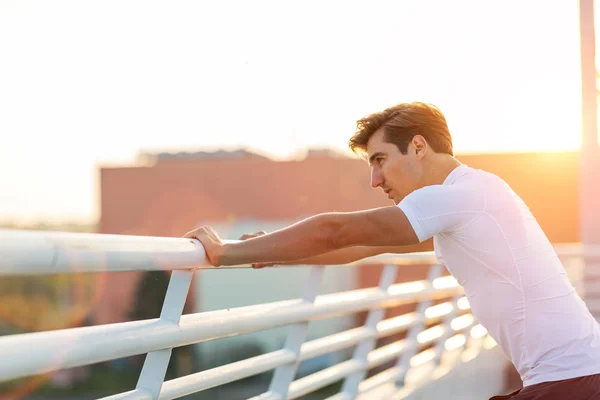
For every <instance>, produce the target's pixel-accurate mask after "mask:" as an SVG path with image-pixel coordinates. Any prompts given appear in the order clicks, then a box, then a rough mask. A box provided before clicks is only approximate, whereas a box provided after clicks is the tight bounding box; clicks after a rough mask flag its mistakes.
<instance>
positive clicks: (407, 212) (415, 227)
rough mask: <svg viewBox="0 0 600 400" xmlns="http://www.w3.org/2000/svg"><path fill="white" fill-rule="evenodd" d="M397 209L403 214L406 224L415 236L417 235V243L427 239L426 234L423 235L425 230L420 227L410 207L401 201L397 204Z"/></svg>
mask: <svg viewBox="0 0 600 400" xmlns="http://www.w3.org/2000/svg"><path fill="white" fill-rule="evenodd" d="M397 207H398V208H399V209H401V210H402V212H404V215H406V218H407V219H408V222H409V223H410V225H411V226H412V228H413V230H414V231H415V234H416V235H417V238H418V239H419V243H421V242H424V241H425V240H427V239H429V238H428V237H427V234H426V233H425V230H424V229H423V227H422V226H421V223H420V222H419V219H418V218H417V216H416V213H415V212H414V210H413V208H412V206H409V205H408V204H407V202H406V201H401V202H400V203H398V205H397Z"/></svg>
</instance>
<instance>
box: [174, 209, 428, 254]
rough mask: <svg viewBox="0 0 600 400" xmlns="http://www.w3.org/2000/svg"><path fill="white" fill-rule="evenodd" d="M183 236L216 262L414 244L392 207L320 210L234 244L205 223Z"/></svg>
mask: <svg viewBox="0 0 600 400" xmlns="http://www.w3.org/2000/svg"><path fill="white" fill-rule="evenodd" d="M185 237H189V238H196V239H198V240H200V242H202V244H203V246H204V249H205V250H206V253H207V257H208V260H209V262H210V263H211V264H212V265H215V266H219V265H239V264H250V263H260V262H279V263H285V262H290V261H295V262H297V260H303V259H307V258H311V257H315V256H318V255H321V254H325V253H330V252H333V251H336V250H340V249H344V248H347V247H352V246H406V245H410V244H416V243H418V242H419V240H418V238H417V235H416V234H415V232H414V230H413V229H412V226H411V225H410V222H409V221H408V219H407V218H406V216H405V215H404V212H403V211H402V210H400V209H399V208H398V207H395V206H391V207H382V208H375V209H372V210H365V211H357V212H349V213H325V214H319V215H316V216H314V217H310V218H307V219H305V220H303V221H300V222H298V223H296V224H294V225H291V226H289V227H287V228H284V229H281V230H278V231H275V232H272V233H270V234H267V235H264V236H260V237H256V238H254V239H251V240H247V241H242V242H238V243H223V242H222V241H221V239H220V238H219V236H218V235H217V234H216V232H214V230H212V228H210V227H207V226H203V227H200V228H198V229H196V230H194V231H192V232H189V233H187V234H186V235H185ZM360 258H363V257H360ZM351 261H353V260H351Z"/></svg>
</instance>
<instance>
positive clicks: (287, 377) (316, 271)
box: [269, 266, 325, 399]
mask: <svg viewBox="0 0 600 400" xmlns="http://www.w3.org/2000/svg"><path fill="white" fill-rule="evenodd" d="M324 269H325V267H322V266H314V267H312V268H311V270H310V275H309V277H308V282H307V285H306V288H305V290H304V295H303V299H304V301H305V302H309V303H314V301H315V298H316V297H317V294H318V293H319V286H320V285H321V280H322V279H323V271H324ZM308 325H309V321H305V322H299V323H297V324H293V325H291V326H290V328H289V329H290V330H289V332H288V335H287V338H286V340H285V345H284V348H285V350H288V351H291V352H293V353H294V354H296V359H295V361H294V362H293V363H289V364H286V365H282V366H280V367H277V369H275V372H274V374H273V377H272V378H271V384H270V386H269V392H270V393H272V394H277V395H279V396H280V397H281V398H282V399H285V398H287V394H288V391H289V388H290V384H291V383H292V381H293V380H294V377H295V376H296V372H297V370H298V358H299V357H300V348H301V347H302V343H304V341H305V340H306V336H307V333H308Z"/></svg>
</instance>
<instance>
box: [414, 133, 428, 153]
mask: <svg viewBox="0 0 600 400" xmlns="http://www.w3.org/2000/svg"><path fill="white" fill-rule="evenodd" d="M412 144H413V146H414V152H415V155H416V156H417V158H422V157H423V156H425V154H426V153H427V148H428V147H429V146H428V145H427V141H426V140H425V138H424V137H423V136H421V135H415V136H413V138H412Z"/></svg>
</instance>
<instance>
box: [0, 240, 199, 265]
mask: <svg viewBox="0 0 600 400" xmlns="http://www.w3.org/2000/svg"><path fill="white" fill-rule="evenodd" d="M192 267H209V264H208V263H207V261H206V256H205V253H204V248H203V247H202V245H201V244H200V242H198V241H197V240H191V239H185V238H164V237H152V236H130V235H107V234H98V233H70V232H45V231H42V232H38V231H21V230H6V229H0V275H39V274H58V273H75V272H107V271H110V272H115V271H149V270H173V269H190V268H192Z"/></svg>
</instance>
